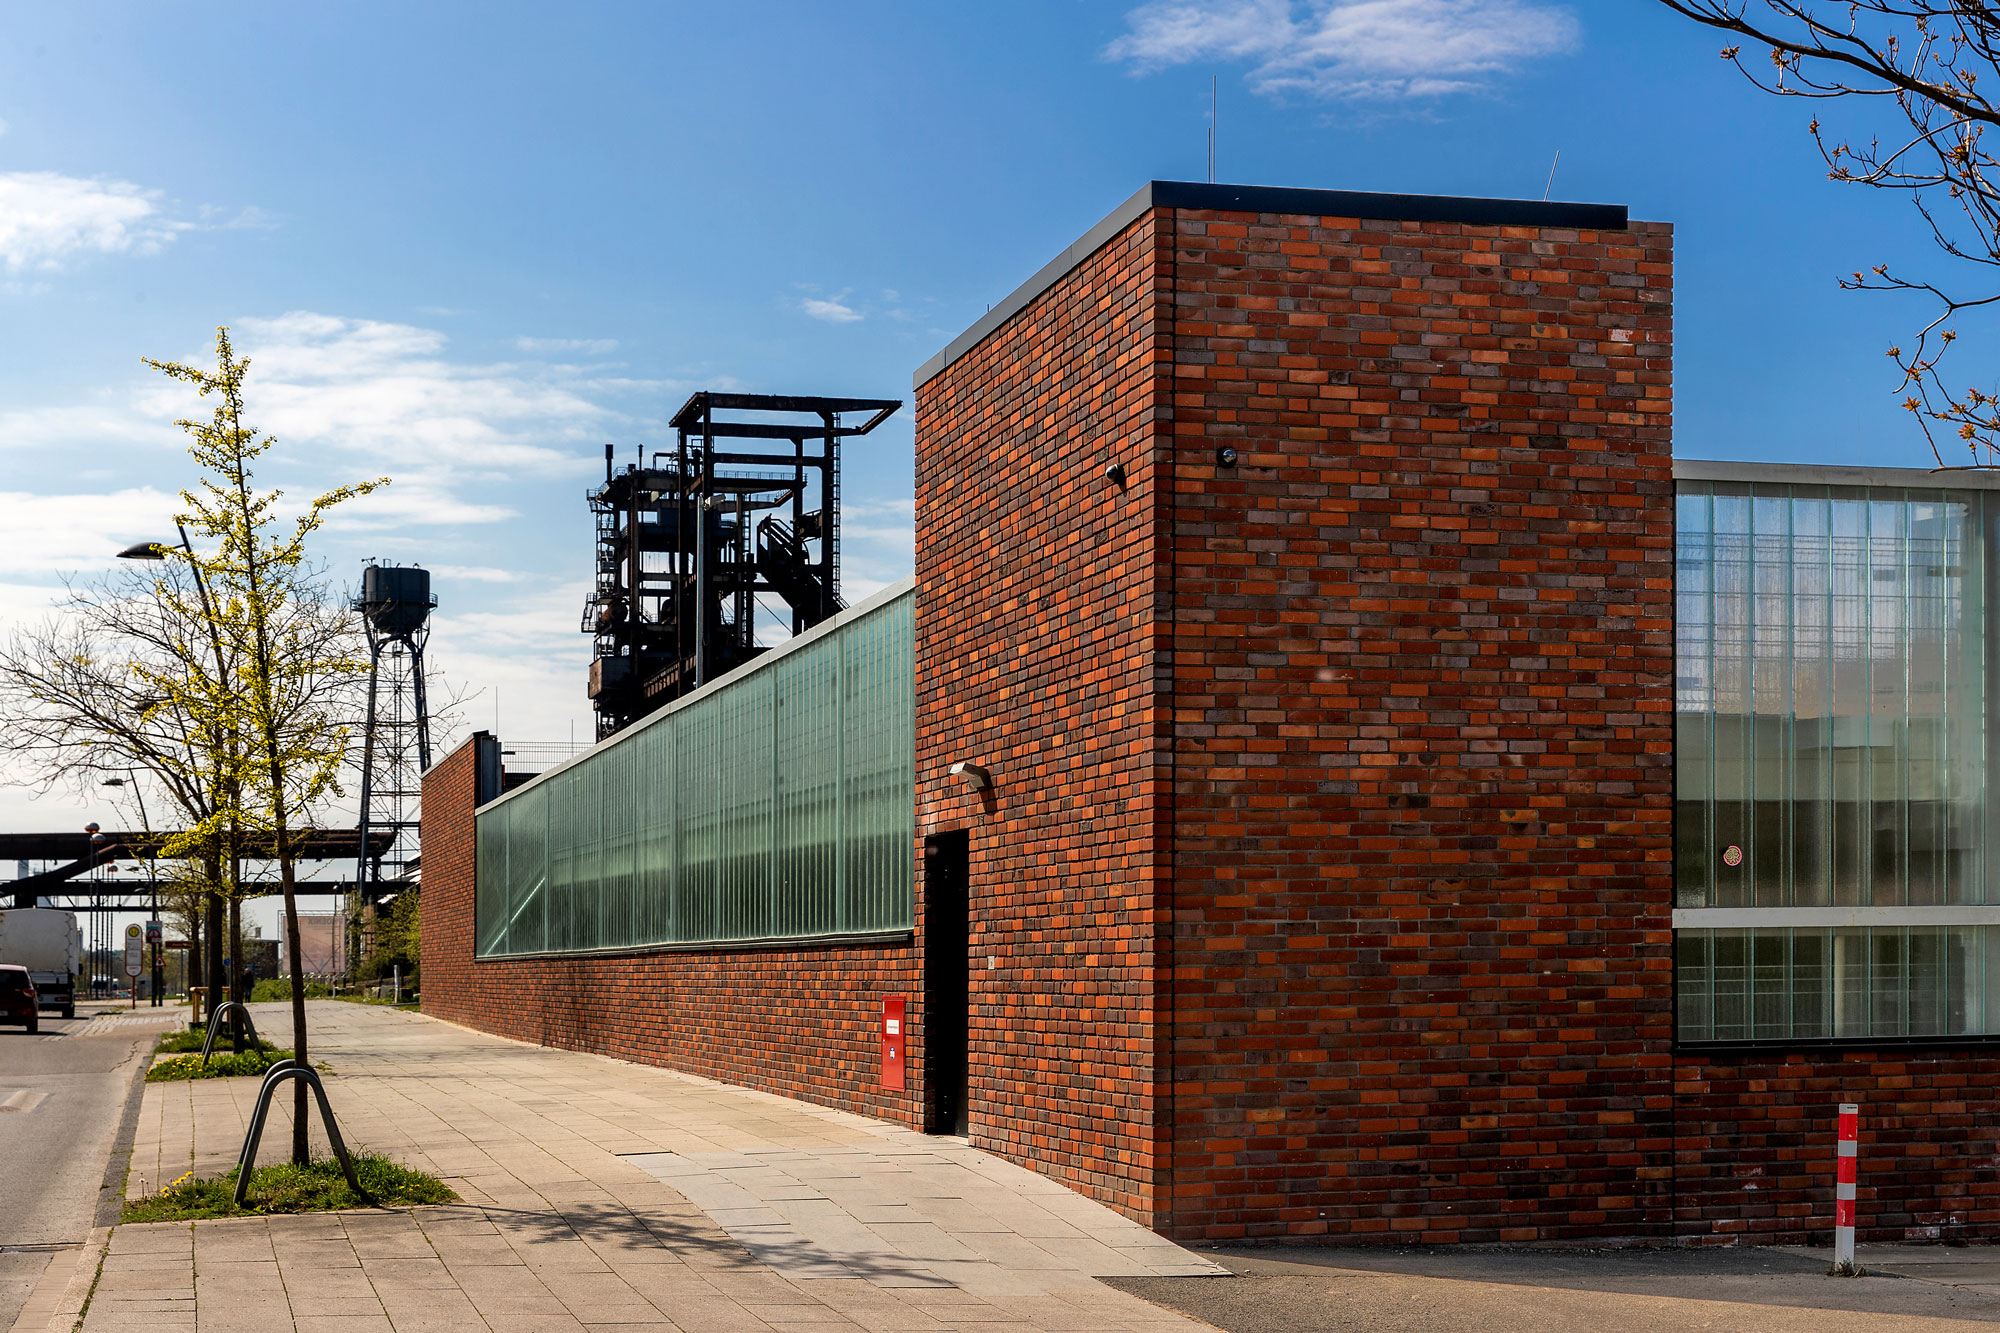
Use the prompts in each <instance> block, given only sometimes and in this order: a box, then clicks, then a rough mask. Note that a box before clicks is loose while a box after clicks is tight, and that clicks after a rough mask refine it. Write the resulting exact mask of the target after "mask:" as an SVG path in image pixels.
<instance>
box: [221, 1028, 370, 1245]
mask: <svg viewBox="0 0 2000 1333" xmlns="http://www.w3.org/2000/svg"><path fill="white" fill-rule="evenodd" d="M291 1078H302V1079H304V1080H305V1081H306V1084H307V1086H308V1087H310V1088H311V1089H312V1090H313V1095H314V1096H315V1097H317V1098H318V1099H319V1118H320V1119H321V1120H324V1121H325V1122H326V1136H327V1138H329V1139H331V1140H332V1141H333V1155H334V1156H336V1157H338V1158H339V1159H340V1169H341V1171H342V1173H343V1174H345V1175H346V1177H347V1188H349V1189H351V1190H353V1191H354V1193H355V1194H356V1196H358V1197H359V1198H360V1200H361V1201H362V1202H363V1203H369V1204H372V1203H374V1202H375V1196H374V1195H372V1194H370V1193H369V1192H368V1191H367V1190H365V1189H362V1188H361V1181H360V1180H359V1178H357V1177H356V1176H355V1174H354V1162H353V1160H352V1159H351V1158H349V1157H348V1155H347V1144H346V1143H345V1142H343V1141H342V1140H341V1137H340V1125H339V1122H337V1121H336V1120H334V1118H333V1107H332V1106H330V1105H328V1103H327V1100H326V1088H325V1086H324V1085H323V1084H321V1082H320V1081H319V1073H318V1072H317V1071H316V1070H313V1069H310V1068H308V1067H307V1066H305V1065H302V1064H300V1063H299V1062H298V1061H297V1060H290V1059H287V1060H280V1061H278V1063H276V1064H274V1065H272V1066H271V1067H270V1069H268V1070H266V1071H265V1073H264V1083H263V1086H261V1087H259V1088H258V1089H257V1108H256V1109H255V1110H254V1111H252V1112H251V1113H250V1129H249V1132H248V1133H246V1134H244V1136H243V1156H242V1158H241V1159H240V1160H239V1161H238V1162H237V1164H236V1206H237V1207H238V1208H241V1207H243V1197H244V1195H245V1194H246V1193H248V1192H249V1189H250V1168H251V1166H252V1165H253V1164H254V1163H255V1162H256V1160H257V1143H258V1141H259V1140H260V1139H262V1138H263V1137H264V1117H265V1116H267V1115H269V1114H270V1112H271V1097H272V1095H273V1094H274V1093H276V1092H277V1090H278V1085H279V1084H281V1083H283V1082H284V1081H285V1080H286V1079H291Z"/></svg>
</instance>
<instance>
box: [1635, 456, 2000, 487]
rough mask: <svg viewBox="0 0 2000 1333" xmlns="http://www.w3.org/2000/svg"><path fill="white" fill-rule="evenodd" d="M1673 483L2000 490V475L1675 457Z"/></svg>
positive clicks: (1970, 470)
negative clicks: (1697, 482) (1732, 461)
mask: <svg viewBox="0 0 2000 1333" xmlns="http://www.w3.org/2000/svg"><path fill="white" fill-rule="evenodd" d="M1674 480H1675V481H1706V482H1723V483H1733V484H1736V485H1766V486H1785V485H1792V486H1796V485H1806V486H1854V487H1863V486H1879V487H1887V488H1890V489H1900V490H1914V491H1938V490H1946V491H2000V471H1993V470H1988V469H1985V468H1927V467H1840V466H1829V465H1827V464H1824V463H1725V462H1722V461H1719V460H1715V459H1703V458H1676V459H1675V460H1674Z"/></svg>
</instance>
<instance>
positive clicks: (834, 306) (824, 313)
mask: <svg viewBox="0 0 2000 1333" xmlns="http://www.w3.org/2000/svg"><path fill="white" fill-rule="evenodd" d="M843 295H844V293H843ZM799 308H800V309H801V310H804V311H805V312H806V313H807V314H808V315H810V316H812V317H813V318H814V319H823V320H825V321H826V322H827V323H829V324H853V323H857V322H859V321H860V319H861V318H862V316H861V312H860V311H858V310H856V309H855V308H854V307H853V306H850V305H846V304H844V303H842V302H841V301H840V300H839V299H837V298H836V299H834V300H831V301H823V300H820V299H819V298H818V297H813V296H808V297H807V298H806V299H805V300H803V301H801V302H799Z"/></svg>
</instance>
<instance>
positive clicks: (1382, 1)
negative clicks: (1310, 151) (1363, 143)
mask: <svg viewBox="0 0 2000 1333" xmlns="http://www.w3.org/2000/svg"><path fill="white" fill-rule="evenodd" d="M1126 21H1127V23H1128V24H1129V26H1130V31H1128V32H1127V33H1126V34H1125V35H1124V36H1122V37H1120V38H1118V39H1117V40H1116V41H1114V42H1112V43H1111V44H1110V45H1109V46H1108V47H1106V48H1105V52H1104V54H1105V56H1106V57H1107V58H1108V59H1111V60H1119V61H1125V62H1128V63H1130V64H1131V65H1132V66H1133V68H1134V70H1135V72H1138V73H1147V72H1150V71H1153V70H1157V69H1162V68H1165V67H1167V66H1170V65H1185V64H1188V63H1190V62H1192V61H1197V60H1247V61H1254V62H1256V63H1255V65H1254V66H1253V68H1252V70H1251V73H1250V83H1251V86H1252V87H1253V88H1255V89H1256V90H1257V91H1259V92H1264V93H1282V92H1303V93H1307V94H1309V95H1312V96H1315V97H1322V98H1330V99H1362V98H1398V97H1411V98H1417V97H1436V96H1441V95H1444V94H1448V93H1457V92H1468V91H1473V90H1476V89H1478V88H1481V87H1483V86H1484V85H1485V82H1486V80H1487V79H1488V78H1489V77H1490V76H1492V75H1495V74H1499V73H1504V72H1506V71H1508V70H1511V69H1512V68H1514V67H1515V66H1516V65H1517V64H1518V63H1519V62H1520V61H1522V60H1525V59H1528V58H1530V57H1534V56H1545V55H1558V54H1561V53H1563V52H1566V51H1569V50H1572V49H1573V48H1574V47H1575V45H1576V43H1577V40H1578V38H1579V36H1580V29H1579V27H1578V24H1577V22H1576V19H1575V17H1574V16H1573V15H1572V14H1571V13H1570V12H1569V11H1568V10H1567V9H1566V8H1563V7H1561V6H1558V5H1554V4H1550V3H1548V0H1155V3H1151V4H1145V5H1141V6H1140V7H1139V8H1137V9H1134V10H1132V11H1131V12H1130V13H1129V14H1127V15H1126Z"/></svg>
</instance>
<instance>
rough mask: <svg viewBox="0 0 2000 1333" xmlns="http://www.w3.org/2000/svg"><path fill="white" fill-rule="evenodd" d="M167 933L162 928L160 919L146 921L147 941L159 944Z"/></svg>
mask: <svg viewBox="0 0 2000 1333" xmlns="http://www.w3.org/2000/svg"><path fill="white" fill-rule="evenodd" d="M165 933H166V932H165V931H163V930H162V929H161V928H160V923H159V922H158V921H148V922H147V923H146V943H148V944H158V943H159V942H160V940H161V938H162V937H163V936H164V935H165Z"/></svg>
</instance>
